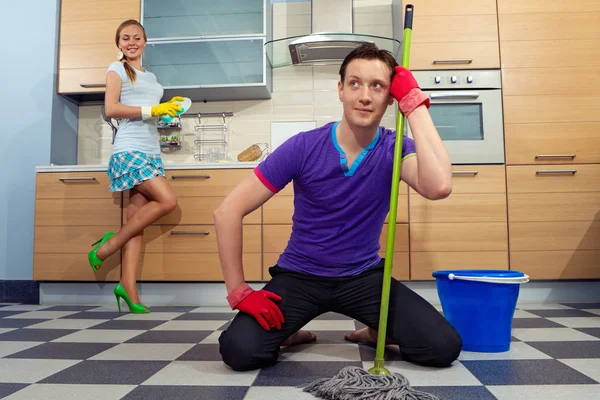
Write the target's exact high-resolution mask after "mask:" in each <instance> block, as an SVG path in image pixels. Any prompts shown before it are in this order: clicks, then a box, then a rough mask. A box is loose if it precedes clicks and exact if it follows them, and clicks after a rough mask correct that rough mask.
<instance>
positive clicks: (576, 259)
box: [510, 250, 600, 280]
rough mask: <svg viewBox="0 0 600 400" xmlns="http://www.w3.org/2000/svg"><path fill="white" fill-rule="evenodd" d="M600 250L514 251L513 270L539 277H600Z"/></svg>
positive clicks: (512, 256)
mask: <svg viewBox="0 0 600 400" xmlns="http://www.w3.org/2000/svg"><path fill="white" fill-rule="evenodd" d="M598 260H600V251H599V250H550V251H548V250H544V251H512V250H511V252H510V267H511V269H512V270H516V271H520V272H523V273H525V274H527V275H529V278H530V279H531V280H538V279H600V264H599V263H598Z"/></svg>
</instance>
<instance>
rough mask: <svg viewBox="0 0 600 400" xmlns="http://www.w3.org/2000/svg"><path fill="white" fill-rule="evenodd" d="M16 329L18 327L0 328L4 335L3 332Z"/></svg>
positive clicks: (0, 333)
mask: <svg viewBox="0 0 600 400" xmlns="http://www.w3.org/2000/svg"><path fill="white" fill-rule="evenodd" d="M16 329H17V328H0V335H2V334H3V333H6V332H10V331H14V330H16Z"/></svg>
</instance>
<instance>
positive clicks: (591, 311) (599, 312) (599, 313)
mask: <svg viewBox="0 0 600 400" xmlns="http://www.w3.org/2000/svg"><path fill="white" fill-rule="evenodd" d="M581 311H585V312H589V313H591V314H596V315H600V309H598V310H581Z"/></svg>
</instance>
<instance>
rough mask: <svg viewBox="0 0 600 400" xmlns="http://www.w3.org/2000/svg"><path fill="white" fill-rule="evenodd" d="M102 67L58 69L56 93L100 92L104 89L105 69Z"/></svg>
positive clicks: (106, 67)
mask: <svg viewBox="0 0 600 400" xmlns="http://www.w3.org/2000/svg"><path fill="white" fill-rule="evenodd" d="M107 69H108V65H107V66H105V67H103V68H75V69H59V70H58V93H81V92H90V93H102V92H104V91H105V90H106V70H107Z"/></svg>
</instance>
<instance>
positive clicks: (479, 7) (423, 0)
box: [410, 0, 496, 19]
mask: <svg viewBox="0 0 600 400" xmlns="http://www.w3.org/2000/svg"><path fill="white" fill-rule="evenodd" d="M410 4H412V5H413V6H415V10H416V12H415V17H414V18H415V19H418V18H420V17H429V16H434V15H437V16H445V15H479V14H489V15H496V0H411V1H410Z"/></svg>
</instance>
